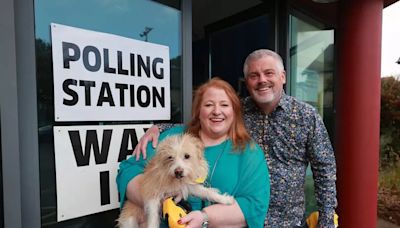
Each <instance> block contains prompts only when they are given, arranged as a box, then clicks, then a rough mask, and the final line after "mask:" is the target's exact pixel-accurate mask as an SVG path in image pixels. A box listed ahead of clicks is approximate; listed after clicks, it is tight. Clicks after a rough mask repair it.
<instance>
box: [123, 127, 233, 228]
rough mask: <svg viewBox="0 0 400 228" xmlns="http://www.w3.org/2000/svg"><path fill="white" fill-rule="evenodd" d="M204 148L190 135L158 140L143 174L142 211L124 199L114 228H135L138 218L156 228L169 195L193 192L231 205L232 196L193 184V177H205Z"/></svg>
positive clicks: (150, 227)
mask: <svg viewBox="0 0 400 228" xmlns="http://www.w3.org/2000/svg"><path fill="white" fill-rule="evenodd" d="M203 150H204V145H203V143H202V142H201V141H200V140H199V139H198V138H196V137H194V136H191V135H190V134H183V135H175V136H171V137H168V138H167V139H165V140H164V141H162V142H160V143H159V145H158V146H157V149H156V154H155V156H154V157H153V158H152V159H151V160H150V162H149V163H148V165H147V166H146V168H145V170H144V173H143V184H142V185H141V188H140V192H141V195H142V197H143V202H144V210H143V209H142V208H141V207H139V206H137V205H135V204H133V203H132V202H130V201H128V200H127V201H126V202H125V204H124V207H123V208H122V211H121V214H120V216H119V218H118V220H117V221H118V225H117V227H120V228H132V227H135V228H136V227H139V224H138V221H146V222H145V223H144V224H140V227H142V226H143V227H149V228H159V225H160V207H161V201H162V200H164V199H165V198H167V197H170V196H177V195H180V196H182V197H183V198H184V199H187V197H188V196H189V195H192V196H196V197H199V198H202V199H207V200H209V201H213V202H217V203H222V204H233V202H234V199H233V197H231V196H228V195H221V194H219V193H218V190H216V189H214V188H206V187H204V186H203V185H202V184H198V183H196V179H198V178H203V179H205V178H206V177H207V172H208V164H207V161H206V160H205V159H204V156H203Z"/></svg>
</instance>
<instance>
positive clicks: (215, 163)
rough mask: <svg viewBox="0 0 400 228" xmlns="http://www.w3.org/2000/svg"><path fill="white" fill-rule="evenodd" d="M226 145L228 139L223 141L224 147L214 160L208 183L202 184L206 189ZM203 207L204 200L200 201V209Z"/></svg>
mask: <svg viewBox="0 0 400 228" xmlns="http://www.w3.org/2000/svg"><path fill="white" fill-rule="evenodd" d="M227 145H228V139H225V142H224V147H223V148H222V150H221V151H220V152H219V154H218V156H217V159H215V162H214V165H213V167H212V170H211V174H210V176H209V178H208V181H207V180H206V182H205V183H204V185H205V186H206V187H208V188H210V187H211V181H212V179H213V176H214V172H215V169H216V168H217V165H218V162H219V160H220V158H221V157H222V154H223V153H224V151H225V150H226V147H227ZM207 202H208V204H209V201H207ZM204 207H206V202H205V201H204V200H202V201H201V208H204Z"/></svg>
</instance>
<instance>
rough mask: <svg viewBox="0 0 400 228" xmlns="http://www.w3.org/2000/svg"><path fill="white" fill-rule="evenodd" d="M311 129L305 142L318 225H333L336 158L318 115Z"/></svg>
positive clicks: (315, 116)
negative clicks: (312, 181)
mask: <svg viewBox="0 0 400 228" xmlns="http://www.w3.org/2000/svg"><path fill="white" fill-rule="evenodd" d="M312 128H313V131H312V134H311V136H310V138H309V140H308V143H307V154H308V156H309V159H310V163H311V169H312V172H313V177H314V186H315V193H316V194H315V195H316V200H317V204H318V211H319V219H318V224H319V227H334V223H333V216H334V212H335V208H336V206H337V200H336V160H335V155H334V152H333V148H332V145H331V142H330V140H329V136H328V132H327V130H326V128H325V125H324V123H323V121H322V119H321V117H320V116H319V115H318V113H315V115H314V126H312Z"/></svg>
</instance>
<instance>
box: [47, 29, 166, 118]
mask: <svg viewBox="0 0 400 228" xmlns="http://www.w3.org/2000/svg"><path fill="white" fill-rule="evenodd" d="M51 40H52V52H53V71H54V72H53V74H54V112H55V121H123V120H169V119H170V113H171V111H170V109H171V107H170V106H171V104H170V103H171V102H170V100H171V98H170V67H169V66H170V62H169V48H168V47H167V46H163V45H158V44H153V43H148V42H143V41H139V40H134V39H130V38H126V37H121V36H116V35H112V34H107V33H101V32H94V31H89V30H84V29H78V28H74V27H69V26H64V25H59V24H51Z"/></svg>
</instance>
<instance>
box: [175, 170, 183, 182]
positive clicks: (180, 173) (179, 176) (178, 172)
mask: <svg viewBox="0 0 400 228" xmlns="http://www.w3.org/2000/svg"><path fill="white" fill-rule="evenodd" d="M175 177H176V178H178V179H181V178H182V177H183V169H182V168H176V169H175Z"/></svg>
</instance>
